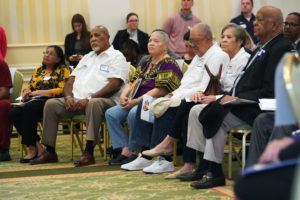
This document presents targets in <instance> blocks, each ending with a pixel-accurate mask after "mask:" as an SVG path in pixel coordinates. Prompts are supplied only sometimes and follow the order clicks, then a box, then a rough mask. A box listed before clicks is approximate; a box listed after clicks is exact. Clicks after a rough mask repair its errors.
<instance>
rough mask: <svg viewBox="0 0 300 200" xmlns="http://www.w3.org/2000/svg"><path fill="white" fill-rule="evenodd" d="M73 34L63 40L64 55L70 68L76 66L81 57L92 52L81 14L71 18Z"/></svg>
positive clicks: (88, 33)
mask: <svg viewBox="0 0 300 200" xmlns="http://www.w3.org/2000/svg"><path fill="white" fill-rule="evenodd" d="M71 24H72V29H73V33H70V34H68V35H67V36H66V38H65V54H66V59H67V60H68V61H69V63H70V66H73V67H74V68H75V67H76V66H77V65H78V63H79V61H80V60H81V59H82V57H83V56H84V55H85V54H87V53H89V52H90V51H92V48H91V46H90V42H89V41H90V32H88V29H87V25H86V23H85V20H84V18H83V16H82V15H81V14H75V15H74V16H73V18H72V23H71Z"/></svg>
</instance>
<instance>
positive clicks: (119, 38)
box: [112, 29, 149, 54]
mask: <svg viewBox="0 0 300 200" xmlns="http://www.w3.org/2000/svg"><path fill="white" fill-rule="evenodd" d="M137 31H138V33H137V37H138V41H139V46H140V48H141V51H142V54H149V53H148V48H147V45H148V41H149V35H148V34H147V33H144V32H143V31H141V30H139V29H138V30H137ZM126 33H127V29H124V30H120V31H118V33H117V34H116V36H115V38H114V41H113V43H112V44H113V46H114V48H115V49H116V50H120V49H121V45H122V43H123V42H124V39H123V38H124V36H123V35H124V34H126Z"/></svg>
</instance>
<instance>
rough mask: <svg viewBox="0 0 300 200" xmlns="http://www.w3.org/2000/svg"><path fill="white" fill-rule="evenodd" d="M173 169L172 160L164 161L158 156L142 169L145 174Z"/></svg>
mask: <svg viewBox="0 0 300 200" xmlns="http://www.w3.org/2000/svg"><path fill="white" fill-rule="evenodd" d="M172 171H174V165H173V162H169V161H166V160H165V158H164V157H161V156H159V157H158V158H157V160H156V161H155V162H153V164H152V165H150V166H149V167H146V168H144V169H143V172H144V173H146V174H161V173H165V172H172Z"/></svg>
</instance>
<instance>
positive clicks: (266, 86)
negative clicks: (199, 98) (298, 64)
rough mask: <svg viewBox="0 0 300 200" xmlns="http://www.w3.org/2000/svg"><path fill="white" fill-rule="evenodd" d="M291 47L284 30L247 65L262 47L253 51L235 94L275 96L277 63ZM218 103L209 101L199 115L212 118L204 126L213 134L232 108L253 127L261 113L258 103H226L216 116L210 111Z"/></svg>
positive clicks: (250, 98)
mask: <svg viewBox="0 0 300 200" xmlns="http://www.w3.org/2000/svg"><path fill="white" fill-rule="evenodd" d="M291 49H292V46H291V45H290V44H289V41H288V40H287V39H286V38H284V37H283V34H282V33H281V34H279V35H277V36H276V37H275V38H273V39H272V40H271V41H269V43H268V44H267V45H266V46H265V47H264V50H265V53H264V54H263V55H262V56H258V57H256V58H255V60H254V61H253V62H252V63H251V64H250V66H249V67H247V66H248V65H249V62H250V61H251V59H252V57H253V56H255V54H256V52H257V51H258V50H259V49H257V50H256V51H254V52H253V54H252V56H251V57H250V58H249V60H248V63H247V65H246V67H245V68H244V70H243V71H244V74H243V76H242V77H241V78H240V80H239V82H238V83H237V85H236V91H235V96H237V97H239V98H244V99H249V100H255V101H258V99H261V98H274V77H275V70H276V67H277V64H278V62H279V60H280V59H281V57H282V56H283V55H284V53H286V52H288V51H290V50H291ZM232 90H233V89H232ZM232 90H231V91H230V92H229V95H232ZM219 100H220V99H219ZM217 104H218V103H217V102H212V103H210V104H209V105H208V106H206V107H205V108H204V109H203V110H202V112H201V113H200V116H199V117H200V118H201V119H203V118H204V117H206V118H209V119H206V122H205V123H202V125H203V131H206V132H209V134H211V135H214V134H215V133H216V132H217V130H218V129H219V127H220V125H221V123H220V121H218V120H216V119H219V120H221V121H223V119H224V117H225V116H226V114H227V113H228V112H229V111H231V112H232V113H233V114H234V115H236V116H237V117H238V118H240V119H241V120H243V121H245V122H246V123H248V124H249V125H251V126H252V125H253V122H254V119H255V118H256V117H257V116H258V115H259V114H260V113H261V110H260V108H259V107H258V105H257V104H250V105H249V104H244V105H235V106H231V107H228V106H223V107H222V108H223V111H222V112H220V111H218V113H220V114H219V115H220V116H218V117H217V118H214V116H213V115H212V114H211V113H215V111H216V110H218V107H220V106H219V105H217Z"/></svg>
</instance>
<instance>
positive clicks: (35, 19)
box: [0, 0, 90, 81]
mask: <svg viewBox="0 0 300 200" xmlns="http://www.w3.org/2000/svg"><path fill="white" fill-rule="evenodd" d="M75 13H81V14H82V15H83V16H84V17H85V20H86V21H87V23H88V24H89V21H90V20H89V1H88V0H0V26H2V27H3V28H4V29H5V32H6V36H7V43H8V48H7V56H6V59H5V60H6V62H7V63H8V64H9V66H10V67H16V68H18V69H19V70H20V71H21V72H23V73H24V74H25V79H26V81H28V79H29V78H30V74H32V72H33V69H34V68H35V67H36V66H37V65H39V64H41V61H42V52H43V51H45V48H46V47H47V46H48V45H53V44H56V45H59V46H62V47H63V43H64V38H65V36H66V34H67V33H70V32H71V31H72V27H71V19H72V16H73V15H74V14H75Z"/></svg>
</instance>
